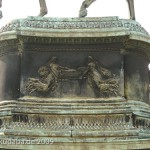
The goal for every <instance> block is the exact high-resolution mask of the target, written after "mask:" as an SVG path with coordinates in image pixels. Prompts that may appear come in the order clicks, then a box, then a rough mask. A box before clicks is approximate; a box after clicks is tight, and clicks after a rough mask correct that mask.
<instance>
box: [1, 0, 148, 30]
mask: <svg viewBox="0 0 150 150" xmlns="http://www.w3.org/2000/svg"><path fill="white" fill-rule="evenodd" d="M134 1H135V12H136V20H137V21H138V22H139V23H141V25H142V26H143V27H144V28H145V29H146V30H147V31H148V32H149V33H150V19H149V18H150V15H149V14H150V8H149V7H150V0H134ZM46 2H47V7H48V15H46V17H78V12H79V9H80V6H81V4H82V2H83V0H53V1H52V0H46ZM1 10H2V11H3V18H2V19H1V20H0V27H1V26H3V25H5V24H6V23H7V22H9V21H10V20H13V19H17V18H26V17H27V16H37V15H38V14H39V0H3V7H2V8H1ZM106 16H119V18H123V19H127V18H129V10H128V5H127V2H126V0H96V2H94V3H93V4H92V5H91V6H90V7H89V9H88V17H106Z"/></svg>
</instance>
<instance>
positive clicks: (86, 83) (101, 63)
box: [21, 52, 124, 98]
mask: <svg viewBox="0 0 150 150" xmlns="http://www.w3.org/2000/svg"><path fill="white" fill-rule="evenodd" d="M33 57H34V58H33ZM39 57H40V54H38V53H36V54H35V53H26V54H24V56H23V63H22V65H25V66H26V67H23V68H25V70H26V69H27V66H28V67H29V70H28V72H27V71H25V70H23V72H24V73H23V75H24V76H22V82H21V84H22V85H21V91H22V94H23V95H29V96H41V97H55V98H57V97H90V98H108V97H118V96H123V93H124V89H123V87H124V83H123V80H124V73H123V61H122V58H121V56H120V54H119V53H115V54H113V53H112V55H111V54H108V53H104V52H103V53H100V52H99V53H98V52H95V53H82V52H80V53H78V54H77V53H73V52H70V53H69V52H65V55H63V53H62V55H61V54H55V53H45V54H44V55H42V56H41V57H43V58H41V59H39ZM29 58H30V59H32V60H33V61H32V62H34V61H35V62H38V60H40V62H38V63H36V65H35V64H34V63H32V64H30V65H29V63H28V64H26V63H25V62H26V61H30V60H29ZM44 58H45V59H44ZM31 68H32V71H31Z"/></svg>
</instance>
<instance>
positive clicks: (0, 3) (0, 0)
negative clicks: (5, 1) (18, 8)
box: [0, 0, 3, 19]
mask: <svg viewBox="0 0 150 150" xmlns="http://www.w3.org/2000/svg"><path fill="white" fill-rule="evenodd" d="M1 7H2V0H0V8H1ZM2 17H3V14H2V11H0V19H1V18H2Z"/></svg>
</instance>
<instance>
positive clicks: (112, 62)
mask: <svg viewBox="0 0 150 150" xmlns="http://www.w3.org/2000/svg"><path fill="white" fill-rule="evenodd" d="M149 47H150V37H149V34H148V33H147V32H146V31H145V30H144V29H143V28H142V27H141V25H140V24H139V23H137V22H135V21H133V20H119V19H118V18H117V17H108V18H81V19H79V18H62V19H61V18H42V17H37V18H36V17H28V18H27V19H20V20H15V21H13V22H12V23H10V24H9V25H6V26H5V27H3V28H2V29H1V33H0V67H1V72H0V83H1V84H0V99H1V101H0V108H1V109H0V142H1V143H2V142H3V143H2V144H0V147H1V148H5V149H45V150H46V149H58V150H59V149H69V150H70V149H72V150H74V149H79V150H82V149H87V150H88V149H89V150H91V149H92V150H93V149H104V150H107V149H146V148H150V144H149V141H150V119H149V118H150V106H149V104H150V102H149V96H148V94H149V88H148V87H149V76H148V63H149V58H150V51H149V49H150V48H149ZM52 58H57V59H58V63H57V65H56V64H55V66H56V68H55V69H56V70H57V69H58V68H59V69H60V68H63V69H65V71H66V70H67V72H63V71H62V70H59V71H60V72H59V73H60V74H59V73H58V74H55V75H59V77H58V79H62V80H61V82H58V81H57V82H58V83H57V84H58V85H57V88H58V89H57V88H56V90H54V92H55V93H53V92H52V93H49V91H48V93H46V92H45V91H44V92H43V91H38V90H36V92H35V93H34V94H33V95H32V94H31V95H30V94H29V92H27V91H26V83H28V82H27V81H28V79H31V78H32V80H33V79H34V81H37V80H38V81H41V82H43V83H44V84H45V80H44V79H45V78H40V77H41V76H40V75H41V73H43V72H42V71H43V70H42V69H43V68H44V67H47V68H48V69H50V68H49V66H50V65H51V66H52V64H51V63H47V62H49V61H50V60H51V59H52ZM88 58H90V60H92V61H90V62H89V61H88ZM101 66H102V68H103V69H102V68H101ZM41 67H43V68H42V69H41ZM80 67H82V69H83V70H84V69H85V70H84V72H85V75H87V76H84V74H82V71H81V70H80V71H81V74H80V71H79V72H78V68H80ZM90 67H91V68H90ZM39 68H40V69H39ZM100 68H101V69H102V71H103V74H104V75H105V76H106V75H107V76H108V77H110V76H111V75H112V76H111V77H113V79H116V77H117V79H118V78H119V82H120V84H119V94H118V95H113V96H112V95H111V96H108V97H105V96H96V95H94V94H93V91H92V90H93V89H95V87H94V86H95V85H97V88H98V87H99V86H98V85H102V84H106V83H105V82H100V81H103V80H100V74H101V73H102V71H100V70H101V69H100ZM89 69H90V71H89ZM39 70H40V74H38V73H39ZM41 70H42V71H41ZM56 70H55V71H54V72H53V73H56ZM46 71H47V73H48V74H49V75H50V74H51V73H52V72H51V70H46ZM70 71H71V72H70ZM44 75H45V74H44ZM4 77H5V78H4ZM42 77H43V76H42ZM44 77H45V76H44ZM84 78H85V80H84ZM36 79H37V80H36ZM48 79H49V78H48ZM108 79H110V78H108ZM83 80H84V81H87V83H88V84H87V85H92V86H88V89H87V88H85V86H83V85H84V84H83ZM55 81H56V80H55ZM30 83H31V82H30ZM52 83H53V82H52ZM34 84H36V82H34ZM52 85H53V84H52ZM104 87H107V86H103V90H104V89H105V88H104ZM36 88H38V86H36ZM98 89H99V92H100V93H101V92H102V91H101V90H100V89H101V88H100V87H99V88H98ZM106 89H107V88H106ZM110 89H111V88H110ZM112 89H113V88H112ZM56 91H57V92H56ZM81 91H84V92H86V94H85V93H84V94H82V92H81ZM17 140H19V141H17ZM8 142H12V144H11V143H10V144H8ZM19 142H20V143H19Z"/></svg>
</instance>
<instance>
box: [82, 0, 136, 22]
mask: <svg viewBox="0 0 150 150" xmlns="http://www.w3.org/2000/svg"><path fill="white" fill-rule="evenodd" d="M95 1H96V0H84V1H83V3H82V6H81V8H80V12H79V17H86V16H87V8H88V7H89V6H90V5H91V4H92V3H93V2H95ZM127 2H128V5H129V11H130V19H132V20H135V11H134V0H127Z"/></svg>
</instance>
